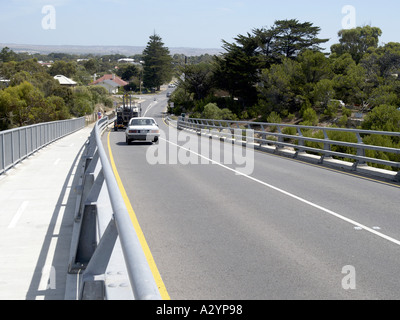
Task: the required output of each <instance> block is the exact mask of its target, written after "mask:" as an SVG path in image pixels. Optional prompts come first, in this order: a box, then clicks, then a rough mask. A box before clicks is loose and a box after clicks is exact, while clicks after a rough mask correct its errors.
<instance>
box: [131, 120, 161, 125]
mask: <svg viewBox="0 0 400 320" xmlns="http://www.w3.org/2000/svg"><path fill="white" fill-rule="evenodd" d="M154 124H155V122H154V120H153V119H132V120H131V123H130V125H131V126H151V125H154Z"/></svg>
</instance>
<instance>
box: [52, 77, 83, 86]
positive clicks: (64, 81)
mask: <svg viewBox="0 0 400 320" xmlns="http://www.w3.org/2000/svg"><path fill="white" fill-rule="evenodd" d="M54 79H56V80H58V82H59V83H60V84H61V85H69V86H74V85H77V83H76V82H75V81H74V80H71V79H70V78H67V77H66V76H63V75H56V76H55V77H54Z"/></svg>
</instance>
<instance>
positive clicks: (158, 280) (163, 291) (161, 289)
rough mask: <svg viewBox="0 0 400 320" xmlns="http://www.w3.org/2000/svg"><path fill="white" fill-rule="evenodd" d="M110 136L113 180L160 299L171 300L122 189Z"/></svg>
mask: <svg viewBox="0 0 400 320" xmlns="http://www.w3.org/2000/svg"><path fill="white" fill-rule="evenodd" d="M110 134H111V132H109V133H108V135H107V145H108V154H109V156H110V163H111V167H112V169H113V172H114V175H115V179H116V180H117V184H118V187H119V190H120V192H121V194H122V198H123V199H124V203H125V205H126V208H127V210H128V213H129V216H130V218H131V221H132V224H133V226H134V228H135V230H136V234H137V236H138V238H139V241H140V244H141V246H142V249H143V252H144V254H145V256H146V259H147V262H148V264H149V266H150V269H151V272H152V274H153V277H154V279H155V281H156V284H157V287H158V290H159V292H160V295H161V298H162V299H163V300H171V298H170V296H169V294H168V292H167V288H166V287H165V284H164V281H163V280H162V278H161V274H160V272H159V270H158V268H157V265H156V262H155V260H154V258H153V255H152V253H151V251H150V248H149V246H148V244H147V241H146V238H145V236H144V233H143V231H142V228H141V227H140V224H139V221H138V219H137V217H136V213H135V211H134V210H133V207H132V204H131V202H130V200H129V198H128V195H127V193H126V190H125V187H124V185H123V183H122V180H121V177H120V175H119V173H118V170H117V167H116V165H115V161H114V157H113V154H112V151H111V144H110Z"/></svg>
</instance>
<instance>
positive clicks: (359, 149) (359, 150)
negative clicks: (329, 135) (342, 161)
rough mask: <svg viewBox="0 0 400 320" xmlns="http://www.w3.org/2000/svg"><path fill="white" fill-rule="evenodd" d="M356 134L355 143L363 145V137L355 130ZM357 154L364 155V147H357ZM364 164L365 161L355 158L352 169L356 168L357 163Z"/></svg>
mask: <svg viewBox="0 0 400 320" xmlns="http://www.w3.org/2000/svg"><path fill="white" fill-rule="evenodd" d="M356 136H357V144H359V145H363V144H364V141H363V139H362V138H361V136H360V133H359V132H356ZM357 156H361V157H365V150H364V148H357ZM365 164H366V162H365V161H362V160H356V162H354V165H353V170H357V167H358V166H359V165H365Z"/></svg>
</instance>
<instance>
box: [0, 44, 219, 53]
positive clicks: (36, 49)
mask: <svg viewBox="0 0 400 320" xmlns="http://www.w3.org/2000/svg"><path fill="white" fill-rule="evenodd" d="M4 47H8V48H10V49H12V50H13V51H15V52H17V53H18V52H29V53H32V54H33V53H40V54H49V53H53V52H54V53H69V54H89V53H91V54H95V55H108V54H122V55H125V56H132V55H135V54H141V53H142V52H143V50H144V49H145V47H139V46H74V45H61V46H56V45H31V44H10V43H0V49H2V48H4ZM169 50H170V52H171V54H184V55H186V56H200V55H202V54H207V53H208V54H210V55H218V54H220V53H221V52H222V51H223V49H213V48H209V49H202V48H183V47H182V48H169Z"/></svg>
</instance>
